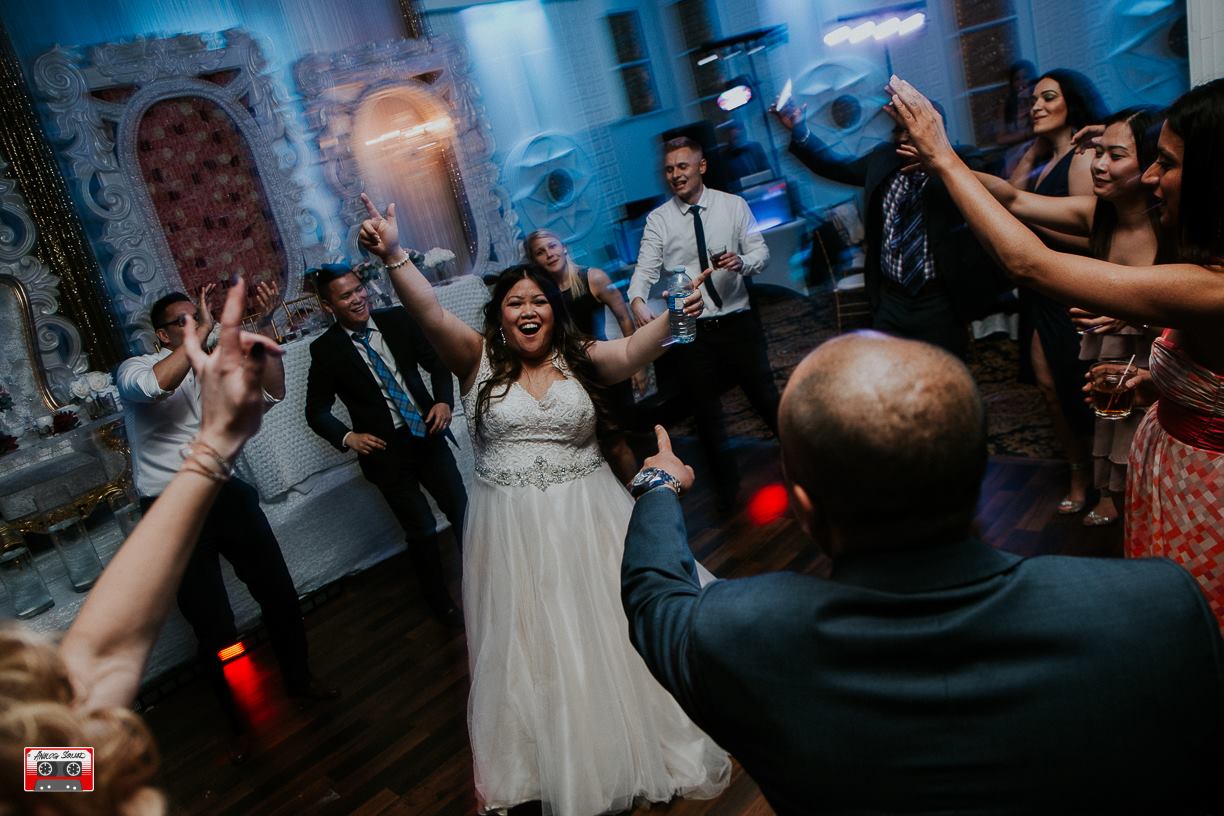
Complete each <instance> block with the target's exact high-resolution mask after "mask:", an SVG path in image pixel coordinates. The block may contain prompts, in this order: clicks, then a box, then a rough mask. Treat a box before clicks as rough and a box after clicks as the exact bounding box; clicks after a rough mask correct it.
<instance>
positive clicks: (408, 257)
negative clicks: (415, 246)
mask: <svg viewBox="0 0 1224 816" xmlns="http://www.w3.org/2000/svg"><path fill="white" fill-rule="evenodd" d="M410 260H412V256H411V255H408V254H407V253H405V254H404V257H403V258H400V259H399V260H398V261H396V262H395V263H393V264H383V268H384V269H386V270H387V271H388V272H390V271H392V270H395V269H399V268H400V267H401V266H403V265H404V264H406V263H408V261H410Z"/></svg>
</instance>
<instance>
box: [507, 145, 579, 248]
mask: <svg viewBox="0 0 1224 816" xmlns="http://www.w3.org/2000/svg"><path fill="white" fill-rule="evenodd" d="M504 175H505V177H506V184H507V186H508V187H509V188H510V191H511V192H510V197H511V200H513V201H514V206H515V209H516V210H518V213H519V215H521V216H522V217H523V220H524V222H525V223H524V224H523V231H524V232H530V231H532V230H537V229H549V230H552V231H553V232H555V233H557V235H559V236H561V239H562V240H563V241H565V242H566V243H567V244H569V243H573V242H576V241H580V240H582V239H583V238H585V237H586V236H587V235H588V234H589V233H590V231H591V230H592V228H594V226H595V221H596V218H597V216H598V210H597V207H599V205H600V201H599V193H598V191H599V188H598V185H596V184H595V183H594V182H595V174H594V173H593V172H592V164H591V160H590V158H588V157H587V154H586V152H585V151H584V150H583V149H582V148H581V147H580V146H579V145H578V143H577V142H576V141H574V138H573V137H572V136H570V135H569V134H566V133H558V132H555V131H554V132H548V133H540V134H538V135H536V136H533V137H531V138H530V139H526V140H524V141H522V142H520V143H519V144H518V145H516V146H515V148H514V149H513V150H511V151H510V155H509V156H507V157H506V169H505V173H504Z"/></svg>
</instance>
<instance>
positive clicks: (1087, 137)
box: [1071, 125, 1105, 153]
mask: <svg viewBox="0 0 1224 816" xmlns="http://www.w3.org/2000/svg"><path fill="white" fill-rule="evenodd" d="M1104 135H1105V126H1104V125H1086V126H1084V127H1082V128H1080V129H1079V130H1077V131H1075V134H1074V135H1073V136H1072V137H1071V146H1072V147H1073V148H1075V152H1076V153H1083V152H1084V151H1085V150H1092V149H1093V148H1094V147H1096V140H1097V139H1099V138H1101V137H1102V136H1104Z"/></svg>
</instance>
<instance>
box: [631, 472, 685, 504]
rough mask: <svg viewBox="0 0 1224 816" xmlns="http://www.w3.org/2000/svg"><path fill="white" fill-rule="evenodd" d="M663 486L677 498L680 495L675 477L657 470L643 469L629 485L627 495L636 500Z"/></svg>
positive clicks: (678, 481) (678, 483)
mask: <svg viewBox="0 0 1224 816" xmlns="http://www.w3.org/2000/svg"><path fill="white" fill-rule="evenodd" d="M664 486H665V487H668V488H670V489H671V490H672V491H673V492H674V493H675V494H676V495H677V496H679V495H680V480H679V479H677V478H676V477H675V476H673V475H671V474H670V473H668V472H667V471H666V470H661V469H659V468H654V467H648V468H643V469H642V470H641V471H640V472H639V473H638V475H636V476H634V477H633V481H632V482H630V483H629V495H631V496H633V498H635V499H636V498H638V497H639V496H641V495H642V494H643V493H646V492H647V491H650V490H654V489H655V488H656V487H664Z"/></svg>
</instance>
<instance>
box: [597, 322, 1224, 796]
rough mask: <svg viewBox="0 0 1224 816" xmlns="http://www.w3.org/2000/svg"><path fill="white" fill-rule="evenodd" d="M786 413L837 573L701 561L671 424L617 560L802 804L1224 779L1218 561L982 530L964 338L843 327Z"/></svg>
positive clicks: (806, 366)
mask: <svg viewBox="0 0 1224 816" xmlns="http://www.w3.org/2000/svg"><path fill="white" fill-rule="evenodd" d="M779 431H780V438H781V443H782V462H783V467H784V471H785V474H786V481H787V489H788V493H789V497H790V505H791V509H792V512H793V513H794V515H795V517H796V519H797V520H798V522H799V524H800V525H801V527H802V528H803V530H804V531H805V532H806V533H807V534H808V535H810V536H811V537H812V538H813V540H814V541H815V543H816V545H817V546H818V547H819V548H820V549H821V550H822V551H823V552H824V553H826V554H827V555H828V556H829V557H830V558H831V559H832V562H833V572H832V577H831V578H830V579H827V580H826V579H822V578H817V577H811V576H805V575H797V574H793V573H774V574H766V575H758V576H755V577H752V578H744V579H738V580H724V581H715V582H713V583H710V584H707V585H706V586H705V587H704V588H703V587H701V586H699V584H698V580H697V573H696V566H695V564H694V562H693V557H692V554H691V552H690V551H689V547H688V543H687V534H686V532H685V526H684V516H683V513H682V512H681V509H680V503H679V501H678V498H677V493H676V492H673V490H672V489H669V486H670V485H672V484H673V483H674V484H675V486H676V487H677V488H679V489H684V488H687V486H688V485H690V484H691V483H692V478H693V475H692V474H693V472H692V469H691V468H688V467H686V466H685V465H684V464H683V463H681V462H680V460H678V459H677V458H676V457H675V456H674V455H673V454H672V453H671V451H670V445H669V442H668V439H667V434H666V432H665V431H663V429H662V428H659V429H658V430H657V433H658V436H659V443H660V452H659V454H658V455H657V456H654V457H651V458H649V459H647V460H646V466H647V469H646V470H644V471H643V472H642V473H641V474H639V476H638V477H637V478H635V480H634V481H635V491H634V492H635V494H636V495H638V496H639V498H638V501H637V506H636V507H635V509H634V513H633V518H632V521H631V522H630V527H629V532H628V535H627V537H626V542H625V553H624V561H623V565H622V574H621V577H622V596H623V600H624V604H625V612H626V613H627V615H628V619H629V633H630V637H631V639H632V640H633V643H634V645H635V647H636V648H637V650H638V651H639V652H640V653H641V654H642V656H643V658H645V660H646V663H647V665H648V666H649V667H650V669H651V671H652V672H653V673H654V675H655V677H657V678H658V679H659V681H660V682H661V683H662V684H663V685H664V686H665V687H667V688H668V690H670V691H671V693H672V694H673V695H674V696H675V698H676V699H677V701H679V703H680V705H681V706H682V707H683V708H684V710H685V711H686V712H687V713H688V714H689V716H690V717H692V718H693V721H694V722H696V723H697V725H699V726H700V727H701V728H702V729H704V730H705V731H706V733H708V734H709V735H710V736H711V737H712V738H713V739H714V740H715V741H716V742H717V743H718V744H719V745H721V746H722V747H723V748H725V749H727V750H728V751H730V752H731V753H732V754H733V755H735V757H736V759H738V760H739V761H740V763H741V764H742V765H743V766H744V769H745V770H747V771H748V773H749V774H751V775H752V777H753V778H754V779H755V780H756V781H757V783H758V784H759V785H760V787H761V790H762V792H763V793H764V794H765V796H766V798H767V799H769V802H770V804H771V805H773V807H774V809H775V810H776V811H777V812H778V813H779V814H780V815H781V816H786V814H800V813H802V814H808V813H848V812H853V813H901V812H904V813H1121V812H1126V813H1180V812H1185V811H1192V812H1196V813H1197V812H1204V811H1208V810H1211V809H1212V808H1214V807H1217V806H1218V805H1219V782H1218V779H1219V769H1220V767H1222V766H1224V707H1222V706H1221V700H1222V699H1224V696H1222V695H1224V641H1222V640H1221V637H1220V631H1219V628H1218V626H1217V624H1216V621H1215V618H1214V617H1213V616H1212V614H1211V610H1210V609H1209V608H1208V605H1207V603H1206V600H1205V599H1204V597H1203V595H1202V593H1201V592H1200V591H1199V588H1198V585H1197V583H1196V582H1195V580H1194V578H1193V577H1192V576H1191V575H1190V574H1189V573H1187V572H1185V571H1184V570H1182V569H1181V568H1180V567H1178V566H1177V565H1176V564H1174V563H1173V562H1171V561H1166V560H1164V559H1143V560H1133V561H1132V560H1120V559H1098V558H1069V557H1064V556H1041V557H1035V558H1021V557H1019V556H1016V555H1012V554H1010V553H1007V552H1001V551H998V550H994V549H992V548H991V547H989V546H987V545H986V544H984V543H982V542H981V541H978V540H977V539H976V538H975V537H974V535H973V534H972V531H971V522H972V519H973V515H974V508H975V506H976V505H977V498H978V492H979V484H980V482H981V477H982V474H983V472H984V469H985V464H986V443H985V427H984V409H983V406H982V402H981V399H980V397H979V396H978V394H977V391H976V388H975V387H974V384H973V380H972V378H971V376H970V375H969V372H968V371H967V370H966V369H965V367H964V366H963V365H962V364H960V363H959V362H958V361H956V360H955V359H954V358H953V357H952V356H951V355H949V354H948V353H946V352H944V351H942V350H940V349H938V348H935V347H933V346H930V345H927V344H924V343H917V342H914V341H910V340H901V339H897V338H892V337H887V336H885V335H881V334H877V333H875V332H868V333H864V334H852V335H845V336H842V337H839V338H836V339H834V340H830V341H828V342H827V343H825V344H824V345H822V346H821V347H820V348H819V349H817V350H816V351H815V352H813V353H812V354H810V355H809V356H808V357H807V358H806V359H805V360H804V361H803V362H802V363H801V364H800V365H799V367H798V368H797V369H796V370H795V373H794V375H793V376H792V377H791V380H790V382H789V384H788V385H787V388H786V392H785V393H784V394H783V396H782V404H781V408H780V412H779ZM651 468H656V469H662V471H663V473H662V474H660V473H657V472H653V471H652V470H651ZM1128 769H1130V770H1128Z"/></svg>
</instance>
